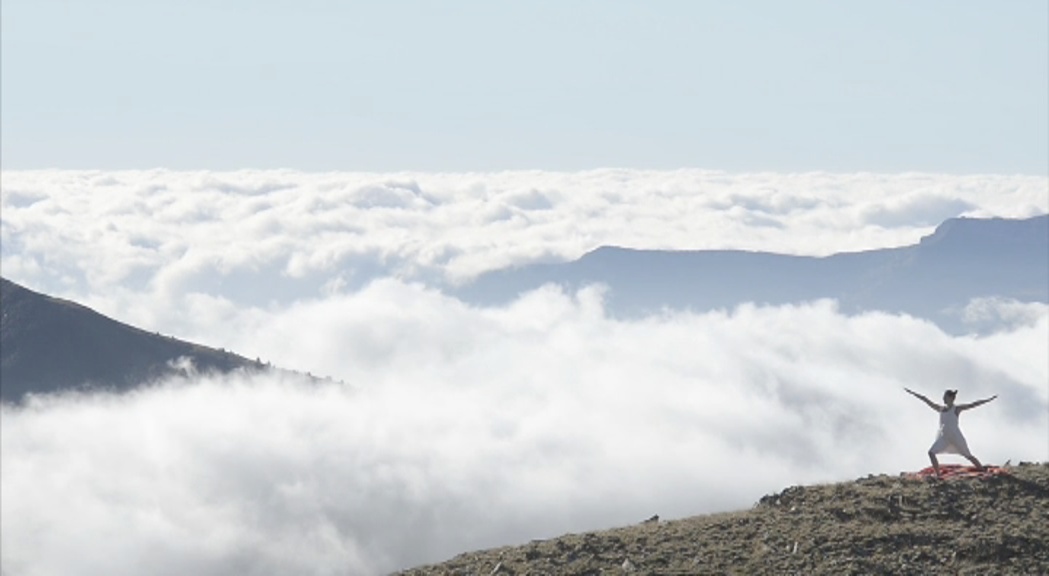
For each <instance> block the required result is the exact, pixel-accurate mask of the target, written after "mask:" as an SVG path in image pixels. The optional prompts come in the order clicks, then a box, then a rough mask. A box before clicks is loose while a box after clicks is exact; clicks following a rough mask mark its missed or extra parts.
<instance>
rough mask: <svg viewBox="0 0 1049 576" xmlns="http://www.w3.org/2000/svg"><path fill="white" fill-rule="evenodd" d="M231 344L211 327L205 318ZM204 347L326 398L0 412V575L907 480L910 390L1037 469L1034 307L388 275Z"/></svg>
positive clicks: (405, 559) (352, 543)
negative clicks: (514, 288)
mask: <svg viewBox="0 0 1049 576" xmlns="http://www.w3.org/2000/svg"><path fill="white" fill-rule="evenodd" d="M222 325H224V326H225V328H222V327H221V326H222ZM213 327H214V328H215V329H216V330H223V329H224V330H225V332H224V333H223V334H222V337H223V338H229V339H234V340H236V343H237V344H238V345H240V346H243V347H245V348H252V349H254V350H255V351H257V352H253V354H254V353H258V354H261V355H263V356H264V357H266V358H268V359H272V360H273V361H275V362H276V363H278V364H285V365H291V366H297V367H313V369H314V370H317V371H324V372H326V373H328V374H331V375H332V376H334V377H336V378H337V379H342V380H344V381H345V384H338V383H333V382H331V383H321V384H309V383H305V382H302V381H299V380H295V379H291V378H277V377H266V378H255V379H251V380H248V379H245V378H243V377H240V376H232V377H229V378H198V379H196V380H194V381H192V382H169V383H166V384H162V385H157V386H155V387H152V388H147V389H144V390H141V391H138V392H135V393H131V394H128V395H125V396H116V397H115V396H109V395H69V396H62V397H53V398H41V399H38V401H36V402H35V403H32V404H31V405H30V406H29V407H27V408H24V409H16V408H12V407H9V406H5V407H4V408H3V418H2V420H0V425H2V434H0V442H2V454H3V466H2V468H0V474H2V483H0V486H2V491H3V493H2V498H3V502H4V506H3V508H2V514H0V519H2V524H3V525H2V526H0V528H2V531H0V537H2V539H3V541H2V550H3V554H4V556H3V567H4V571H5V573H12V574H20V573H26V574H41V575H47V574H67V573H73V572H75V573H78V574H88V575H90V574H107V575H120V574H137V573H142V572H150V573H160V574H163V573H171V574H184V573H190V572H191V573H196V574H218V573H231V572H235V573H243V574H274V573H317V574H375V573H380V572H383V571H388V570H392V569H395V568H399V567H406V566H409V565H413V564H417V563H421V562H426V561H435V560H440V559H443V558H446V557H450V556H452V555H454V554H457V553H459V552H462V551H465V550H469V549H474V548H478V547H484V546H494V545H499V544H509V543H521V542H527V541H528V540H530V539H533V538H543V537H550V536H555V535H558V534H561V533H564V532H566V531H581V530H588V529H598V528H603V527H610V526H614V525H622V524H628V523H632V522H635V521H639V520H641V519H644V518H647V517H648V516H650V515H652V514H655V513H658V514H660V515H661V516H663V517H665V518H672V517H682V516H687V515H691V514H697V513H702V512H710V511H716V510H726V509H738V508H745V507H748V506H750V505H751V504H753V502H755V501H756V500H757V499H758V498H759V497H760V496H761V495H763V494H765V493H768V492H771V491H774V490H779V489H782V488H783V487H784V486H788V485H793V484H800V483H809V482H821V481H829V480H838V479H850V478H854V477H857V476H861V475H865V474H867V473H889V474H894V473H897V472H899V471H903V470H915V469H918V468H920V467H922V466H924V465H926V458H925V450H926V449H927V447H928V445H929V444H931V441H932V439H933V435H934V432H935V427H936V415H935V414H933V413H932V412H931V411H929V410H928V408H927V407H925V406H923V405H922V404H921V403H919V402H916V401H914V400H913V399H912V398H910V397H908V396H906V395H905V394H904V393H903V391H902V389H901V388H902V387H903V386H909V387H911V388H915V389H918V390H922V391H924V392H926V393H927V394H929V395H930V396H938V394H939V392H940V391H941V390H942V389H944V388H947V387H952V388H959V389H960V390H961V393H960V395H961V400H963V401H965V400H970V399H975V398H978V397H983V396H988V395H991V394H995V393H997V394H999V396H1000V398H999V399H998V400H997V401H996V402H994V403H991V404H989V405H987V406H985V407H981V408H980V409H978V410H974V411H972V412H969V413H966V415H965V417H964V418H963V421H962V427H963V430H964V431H965V432H966V434H967V435H968V437H969V443H970V446H971V447H972V448H973V450H974V451H975V452H976V454H977V455H978V456H979V457H981V458H982V459H984V460H985V461H987V462H992V463H994V462H997V463H1000V462H1002V461H1004V460H1006V459H1012V460H1013V461H1017V460H1021V459H1026V460H1045V459H1047V458H1049V446H1047V445H1046V442H1045V438H1046V436H1045V431H1046V430H1047V429H1049V418H1047V413H1049V396H1047V395H1049V391H1047V390H1046V388H1045V382H1046V381H1047V380H1049V364H1047V363H1046V362H1045V350H1047V349H1049V314H1047V313H1046V311H1045V310H1042V312H1041V314H1040V315H1039V316H1038V318H1037V319H1036V320H1035V321H1034V322H1033V323H1027V324H1024V325H1017V326H1016V328H1015V329H1014V330H1012V331H1009V332H999V333H996V334H994V335H991V336H988V337H985V338H976V337H951V336H949V335H945V334H944V333H942V332H941V331H939V330H938V329H936V328H935V327H934V326H932V325H931V324H928V323H926V322H922V321H919V320H916V319H912V318H907V317H899V316H890V315H884V314H869V315H864V316H858V317H847V316H844V315H841V314H839V313H838V312H837V310H836V309H835V307H834V304H833V303H832V302H817V303H812V304H807V305H799V306H784V307H770V308H758V307H753V306H743V307H741V308H739V309H737V310H735V311H732V312H712V313H707V314H701V315H696V314H685V313H682V314H674V315H667V316H661V317H659V316H657V317H650V318H647V319H644V320H637V321H620V320H615V319H611V318H609V317H607V316H606V315H605V314H604V310H603V307H602V304H601V294H600V291H598V290H585V291H583V292H580V293H579V294H576V295H565V294H562V293H561V292H559V291H558V290H556V289H552V288H546V289H543V290H540V291H537V292H534V293H531V294H529V295H527V296H526V297H525V298H522V299H520V300H519V301H517V302H515V303H514V304H513V305H511V306H508V307H505V308H492V309H476V308H470V307H467V306H464V305H463V304H461V303H460V302H458V301H456V300H454V299H449V298H446V297H444V296H442V295H441V294H439V293H438V292H435V291H433V290H428V289H425V288H422V287H420V286H416V285H408V284H403V283H400V282H396V281H392V280H385V281H381V282H377V283H374V284H372V285H370V286H369V287H367V288H366V289H365V290H363V291H360V292H358V293H354V294H345V295H336V296H332V297H328V298H325V299H322V300H315V301H308V302H300V303H298V304H296V305H294V306H291V307H288V308H275V309H271V310H263V309H258V308H256V309H250V310H230V311H227V312H226V315H225V316H224V318H223V319H222V320H221V321H215V322H214V326H213Z"/></svg>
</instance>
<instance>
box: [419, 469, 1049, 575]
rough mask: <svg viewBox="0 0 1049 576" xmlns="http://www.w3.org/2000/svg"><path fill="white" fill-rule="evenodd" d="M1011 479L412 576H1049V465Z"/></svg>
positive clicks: (875, 482)
mask: <svg viewBox="0 0 1049 576" xmlns="http://www.w3.org/2000/svg"><path fill="white" fill-rule="evenodd" d="M1005 470H1007V471H1008V472H1009V474H1008V475H1002V476H992V477H990V478H956V479H949V480H944V481H934V480H929V479H925V480H914V479H909V478H904V477H899V476H884V475H882V476H871V477H868V478H866V479H860V480H856V481H854V482H843V483H840V484H830V485H823V486H805V487H802V486H795V487H792V488H788V489H786V490H784V491H783V492H781V493H779V494H774V495H771V496H766V497H765V498H762V499H761V502H759V503H758V504H757V505H756V506H755V507H754V508H753V509H751V510H748V511H744V512H734V513H728V514H715V515H709V516H696V517H692V518H686V519H683V520H674V521H670V522H660V521H651V522H644V523H641V524H638V525H635V526H630V527H624V528H616V529H613V530H606V531H601V532H591V533H586V534H569V535H565V536H560V537H558V538H553V539H550V540H536V541H532V542H531V543H529V544H524V545H521V546H509V547H505V548H497V549H493V550H485V551H480V552H470V553H466V554H462V555H460V556H457V557H455V558H453V559H451V560H449V561H447V562H444V563H442V564H436V565H432V566H423V567H419V568H415V569H412V570H407V571H405V572H403V573H402V574H404V575H405V576H409V575H410V576H431V575H445V574H448V575H451V574H493V575H500V574H501V575H504V576H509V575H514V574H517V575H523V574H572V575H579V576H591V575H592V576H597V575H600V574H756V575H763V574H769V575H772V574H775V575H780V574H828V575H830V574H833V575H840V574H886V575H888V574H901V575H907V574H913V575H925V574H972V575H977V574H981V575H982V574H1047V573H1049V464H1044V463H1043V464H1021V465H1020V466H1014V467H1008V468H1006V469H1005Z"/></svg>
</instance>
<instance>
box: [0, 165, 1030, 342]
mask: <svg viewBox="0 0 1049 576" xmlns="http://www.w3.org/2000/svg"><path fill="white" fill-rule="evenodd" d="M0 200H2V204H0V212H2V215H3V216H2V226H0V233H2V253H0V257H2V264H3V271H4V275H5V276H6V277H8V278H10V279H12V280H15V281H19V282H23V283H26V284H27V285H28V286H30V287H32V288H36V289H38V290H42V291H45V292H48V293H51V294H57V295H62V296H67V297H71V298H76V299H78V300H88V301H89V303H90V304H92V305H94V306H96V307H98V308H99V309H100V310H102V311H103V312H105V313H110V314H114V315H117V316H118V317H121V318H123V319H126V320H128V321H132V322H135V323H138V324H145V325H147V326H148V327H149V328H151V329H156V330H161V331H176V330H175V329H176V328H178V329H179V330H181V329H183V328H184V327H178V326H177V325H176V324H175V322H177V319H174V318H158V317H152V316H151V315H150V314H149V313H147V312H145V310H143V308H145V307H149V306H150V304H149V303H148V302H143V301H132V300H133V295H134V294H146V295H148V298H149V299H150V301H160V300H163V301H165V302H166V306H168V308H169V309H171V308H178V309H180V310H183V311H184V310H185V306H186V305H187V302H183V301H182V300H181V298H182V296H184V295H186V294H194V293H196V294H204V295H210V296H213V297H221V298H224V299H227V300H229V301H231V302H233V303H234V304H236V305H238V306H240V305H245V304H251V305H256V306H267V305H269V304H272V303H276V304H278V305H285V304H287V303H289V302H292V301H294V300H297V299H303V298H305V299H312V298H315V297H318V296H320V295H322V294H324V293H331V292H337V291H340V290H346V289H354V288H358V287H360V286H361V285H362V284H363V283H365V282H366V281H368V280H370V279H372V278H375V277H382V276H395V277H400V278H404V279H418V280H424V281H427V282H429V283H431V284H436V283H440V282H444V281H448V282H459V281H465V280H468V279H469V278H471V277H473V276H475V275H477V274H479V273H481V272H485V271H489V270H492V269H496V268H502V267H506V266H510V265H515V264H522V263H527V262H532V261H536V260H560V259H570V258H576V257H578V256H580V255H582V254H583V253H585V252H587V251H589V250H592V249H594V248H596V247H598V246H601V245H609V244H610V245H619V246H627V247H635V248H662V249H706V248H739V249H754V250H769V251H777V252H786V253H796V254H828V253H833V252H841V251H850V250H861V249H870V248H880V247H887V246H896V245H902V244H908V243H913V242H916V241H917V240H918V239H919V238H920V237H921V236H922V235H924V234H928V233H930V232H931V231H932V229H933V228H934V227H935V226H936V225H937V224H939V223H940V222H941V221H943V220H944V219H946V218H950V217H955V216H961V215H970V216H1003V217H1026V216H1031V215H1035V214H1040V213H1045V212H1047V211H1049V197H1047V196H1046V191H1045V181H1044V179H1042V178H1039V177H1024V176H948V175H928V174H902V175H877V174H826V173H808V174H772V173H768V174H729V173H722V172H712V171H701V170H681V171H672V172H650V171H632V170H596V171H590V172H578V173H551V172H506V173H487V174H486V173H478V174H425V173H420V174H413V173H405V174H363V173H302V172H291V171H244V172H229V173H212V172H170V171H164V170H155V171H139V172H131V171H129V172H90V171H28V172H4V173H3V191H2V195H0ZM118 312H119V314H118ZM179 315H180V316H182V315H184V314H182V312H180V314H179ZM179 333H182V332H179Z"/></svg>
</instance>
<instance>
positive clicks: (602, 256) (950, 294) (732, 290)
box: [453, 215, 1049, 330]
mask: <svg viewBox="0 0 1049 576" xmlns="http://www.w3.org/2000/svg"><path fill="white" fill-rule="evenodd" d="M548 283H554V284H558V285H561V286H564V287H565V288H567V289H569V290H575V289H578V288H580V287H582V286H585V285H587V284H594V283H600V284H604V285H607V286H608V288H609V294H608V299H607V304H608V306H609V310H610V311H611V313H613V314H614V315H619V316H626V317H634V316H639V315H643V314H648V313H653V312H659V311H660V310H662V309H691V310H695V311H705V310H712V309H718V308H732V307H734V306H736V305H738V304H741V303H744V302H753V303H757V304H785V303H794V302H803V301H811V300H816V299H820V298H834V299H837V300H838V301H839V303H840V305H841V307H842V310H843V311H845V312H848V313H854V312H862V311H867V310H884V311H888V312H905V313H908V314H912V315H915V316H919V317H922V318H927V319H930V320H933V321H935V322H937V323H938V324H940V325H941V327H944V328H946V329H951V330H957V329H960V328H961V321H960V317H959V314H958V311H959V310H961V309H962V308H964V307H965V306H966V305H967V304H968V303H969V301H970V300H971V299H973V298H981V297H999V298H1008V299H1015V300H1019V301H1022V302H1049V215H1042V216H1037V217H1033V218H1028V219H1023V220H1010V219H1001V218H994V219H974V218H956V219H951V220H948V221H946V222H944V223H943V224H941V225H940V226H939V227H938V228H937V229H936V231H935V232H934V233H933V234H932V235H930V236H926V237H924V238H922V239H921V241H920V242H919V243H918V244H915V245H911V246H904V247H900V248H886V249H880V250H868V251H864V252H851V253H839V254H834V255H831V256H825V257H812V256H791V255H784V254H775V253H768V252H749V251H742V250H700V251H663V250H633V249H629V248H617V247H610V246H606V247H601V248H598V249H596V250H594V251H593V252H590V253H588V254H586V255H584V256H583V257H582V258H580V259H578V260H575V261H572V262H565V263H557V264H535V265H530V266H523V267H517V268H510V269H505V270H499V271H495V272H491V273H488V274H484V275H482V276H480V277H479V278H477V279H476V280H475V281H474V282H473V283H471V284H468V285H466V286H463V287H461V288H458V289H456V290H453V294H455V295H456V296H458V297H459V298H460V299H462V300H464V301H466V302H471V303H475V304H496V303H504V302H507V301H509V300H511V299H513V298H515V297H517V296H518V295H519V294H521V293H523V292H526V291H528V290H533V289H535V288H538V287H540V286H542V285H544V284H548Z"/></svg>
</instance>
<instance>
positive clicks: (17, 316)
mask: <svg viewBox="0 0 1049 576" xmlns="http://www.w3.org/2000/svg"><path fill="white" fill-rule="evenodd" d="M179 359H186V360H189V361H190V362H192V364H193V366H194V367H195V368H196V369H197V370H200V371H202V372H209V371H216V372H230V371H232V370H237V369H247V370H257V369H262V368H263V365H261V364H259V363H258V362H255V361H251V360H248V359H247V358H244V357H242V356H238V355H237V354H233V353H231V352H227V351H225V350H219V349H215V348H209V347H207V346H202V345H200V344H194V343H192V342H186V341H183V340H179V339H177V338H173V337H171V336H163V335H160V334H156V333H153V332H146V331H145V330H140V329H138V328H135V327H134V326H129V325H127V324H123V323H121V322H118V321H116V320H113V319H112V318H109V317H106V316H104V315H102V314H99V313H98V312H96V311H94V310H92V309H90V308H87V307H86V306H82V305H80V304H77V303H75V302H70V301H68V300H62V299H60V298H53V297H50V296H46V295H44V294H40V293H38V292H34V291H32V290H30V289H28V288H25V287H24V286H20V285H18V284H16V283H14V282H11V281H10V280H7V279H4V278H0V397H2V398H3V399H4V400H5V401H6V400H11V401H20V400H21V399H22V398H23V397H24V396H25V395H26V394H28V393H45V392H55V391H58V390H67V389H72V388H77V387H81V386H95V387H102V388H109V389H116V390H127V389H130V388H133V387H134V386H136V385H138V384H140V383H142V382H147V381H149V380H151V379H155V378H159V377H163V376H165V375H169V374H174V373H178V372H179V371H180V370H181V368H180V366H184V364H177V361H179Z"/></svg>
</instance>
